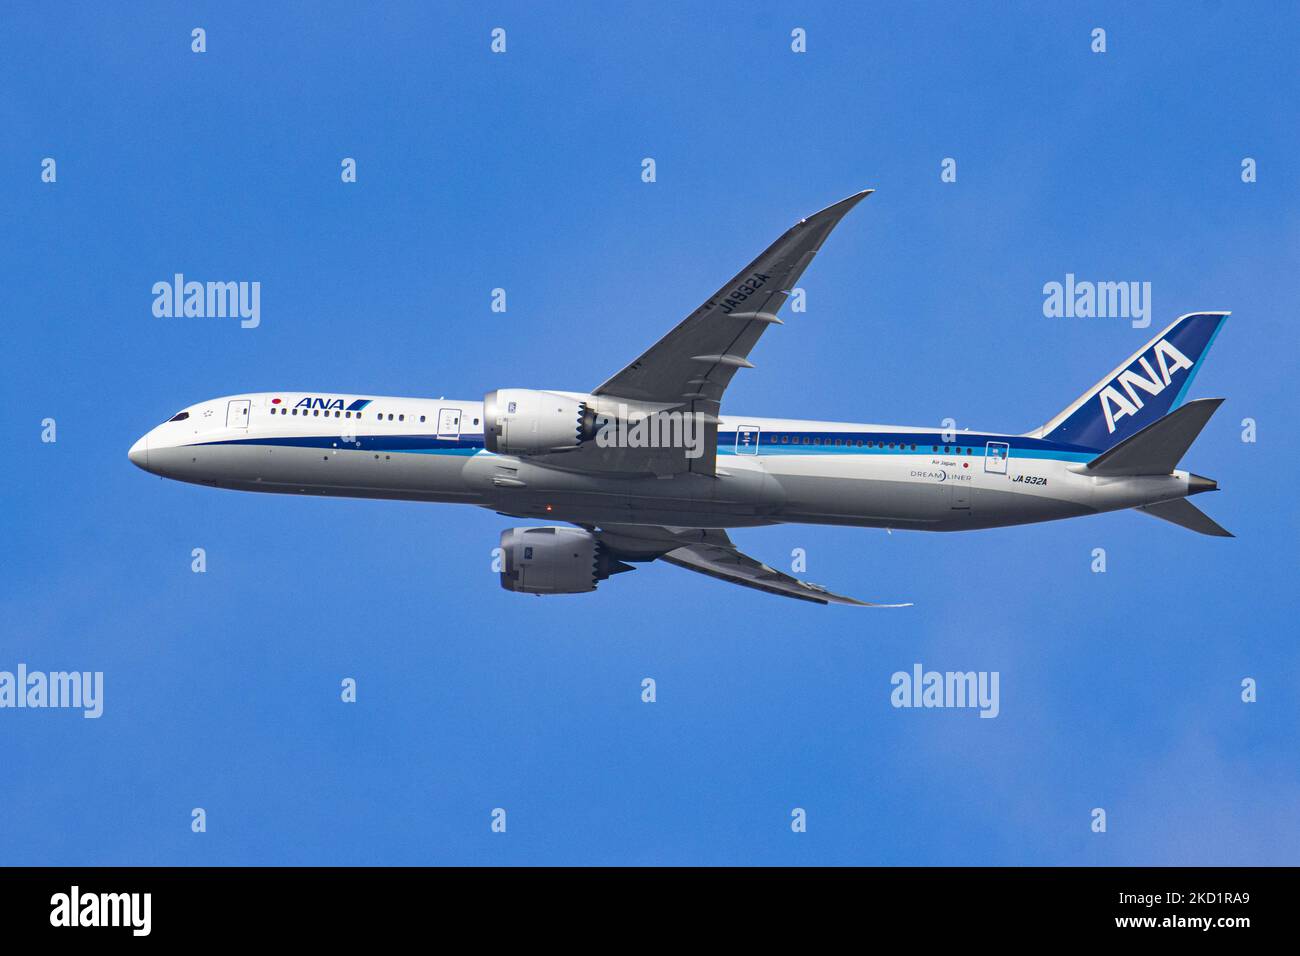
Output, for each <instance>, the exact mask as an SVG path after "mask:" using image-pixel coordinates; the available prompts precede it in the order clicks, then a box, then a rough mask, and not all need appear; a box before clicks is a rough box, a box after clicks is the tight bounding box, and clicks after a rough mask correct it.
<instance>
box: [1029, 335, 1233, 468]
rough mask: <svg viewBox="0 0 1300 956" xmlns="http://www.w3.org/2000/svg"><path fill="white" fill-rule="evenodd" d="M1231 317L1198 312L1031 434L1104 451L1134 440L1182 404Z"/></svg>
mask: <svg viewBox="0 0 1300 956" xmlns="http://www.w3.org/2000/svg"><path fill="white" fill-rule="evenodd" d="M1227 317H1228V313H1227V312H1193V313H1190V314H1188V315H1184V316H1181V317H1180V318H1178V319H1175V320H1174V322H1173V323H1172V324H1171V325H1169V327H1168V328H1166V329H1165V330H1164V331H1163V332H1161V333H1160V334H1159V335H1157V336H1156V337H1155V338H1153V339H1152V340H1151V341H1150V342H1148V343H1147V344H1146V345H1144V346H1142V348H1140V349H1138V350H1137V351H1136V352H1134V353H1133V354H1132V355H1130V356H1129V357H1128V358H1127V359H1125V360H1124V362H1123V363H1122V364H1121V365H1119V367H1117V368H1116V369H1115V370H1114V371H1112V372H1111V373H1110V374H1109V375H1107V376H1106V377H1105V378H1103V379H1102V380H1101V381H1100V382H1098V383H1097V384H1096V385H1094V386H1093V387H1092V388H1090V389H1088V391H1086V392H1084V393H1083V394H1082V395H1081V396H1079V397H1078V398H1077V399H1075V400H1074V401H1073V402H1071V403H1070V405H1069V406H1067V407H1066V408H1065V410H1064V411H1062V412H1061V413H1060V414H1059V415H1057V416H1056V417H1055V418H1053V419H1052V420H1051V421H1049V422H1048V423H1047V424H1045V425H1043V426H1042V427H1041V428H1038V429H1035V430H1034V431H1032V432H1030V433H1029V434H1030V435H1031V436H1033V437H1035V438H1044V439H1047V440H1049V441H1056V442H1062V443H1066V444H1071V445H1082V446H1083V447H1085V448H1097V449H1100V450H1103V451H1104V450H1105V449H1108V448H1111V447H1113V446H1115V445H1117V444H1119V443H1120V442H1122V441H1124V440H1125V439H1126V438H1131V437H1133V436H1134V435H1136V434H1137V433H1138V432H1139V431H1141V430H1142V429H1143V428H1145V427H1146V426H1148V425H1151V424H1153V423H1154V422H1156V421H1158V420H1159V419H1160V418H1161V416H1163V415H1167V414H1168V413H1169V412H1170V411H1171V410H1173V409H1175V408H1177V407H1178V406H1179V405H1180V404H1181V403H1182V400H1183V396H1184V395H1185V394H1187V388H1188V386H1189V385H1191V384H1192V379H1193V378H1194V377H1195V375H1196V373H1197V371H1198V370H1199V369H1200V367H1201V362H1202V361H1203V360H1204V358H1205V356H1206V353H1208V352H1209V351H1210V346H1211V345H1212V344H1214V339H1215V336H1217V335H1218V334H1219V329H1220V328H1222V327H1223V320H1224V319H1226V318H1227ZM1202 424H1204V422H1202ZM1193 437H1195V436H1193Z"/></svg>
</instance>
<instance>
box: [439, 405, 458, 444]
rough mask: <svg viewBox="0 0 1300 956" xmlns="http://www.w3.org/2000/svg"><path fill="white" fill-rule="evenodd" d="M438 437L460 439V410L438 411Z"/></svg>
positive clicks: (444, 409) (441, 409) (446, 409)
mask: <svg viewBox="0 0 1300 956" xmlns="http://www.w3.org/2000/svg"><path fill="white" fill-rule="evenodd" d="M438 437H439V438H447V439H453V440H454V439H457V438H459V437H460V409H459V408H440V409H438Z"/></svg>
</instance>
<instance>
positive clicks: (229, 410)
mask: <svg viewBox="0 0 1300 956" xmlns="http://www.w3.org/2000/svg"><path fill="white" fill-rule="evenodd" d="M252 404H253V403H252V402H251V401H250V400H249V399H247V398H241V399H238V400H236V401H233V402H227V403H226V427H227V428H247V427H248V409H249V406H251V405H252Z"/></svg>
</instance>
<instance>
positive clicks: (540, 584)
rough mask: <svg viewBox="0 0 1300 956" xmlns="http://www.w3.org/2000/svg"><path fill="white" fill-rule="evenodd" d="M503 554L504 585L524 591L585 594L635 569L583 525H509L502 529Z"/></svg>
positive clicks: (512, 589) (532, 592)
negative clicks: (509, 526)
mask: <svg viewBox="0 0 1300 956" xmlns="http://www.w3.org/2000/svg"><path fill="white" fill-rule="evenodd" d="M501 554H502V558H503V559H504V565H503V567H502V570H501V586H502V587H503V588H505V589H506V590H507V591H521V592H523V593H525V594H583V593H585V592H587V591H594V590H596V583H597V582H598V581H604V580H605V579H606V578H608V577H609V576H610V575H612V574H619V573H620V572H623V571H631V570H633V568H632V566H631V565H630V564H624V563H623V562H622V561H619V560H616V559H615V558H613V557H612V556H611V555H610V554H609V553H608V552H607V551H606V550H605V548H604V547H603V546H602V545H601V544H600V542H599V541H597V540H596V536H595V535H593V534H591V533H590V532H588V531H583V530H582V529H581V528H508V529H506V530H505V531H503V532H501Z"/></svg>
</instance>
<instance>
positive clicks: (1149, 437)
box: [1088, 398, 1223, 476]
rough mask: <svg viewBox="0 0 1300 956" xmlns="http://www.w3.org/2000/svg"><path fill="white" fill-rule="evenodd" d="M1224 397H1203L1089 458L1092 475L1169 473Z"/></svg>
mask: <svg viewBox="0 0 1300 956" xmlns="http://www.w3.org/2000/svg"><path fill="white" fill-rule="evenodd" d="M1222 404H1223V399H1221V398H1200V399H1197V400H1196V401H1194V402H1188V403H1187V404H1186V405H1184V406H1182V407H1181V408H1179V409H1178V410H1177V411H1173V412H1170V413H1169V414H1168V415H1166V416H1165V417H1164V418H1161V419H1160V420H1158V421H1155V422H1152V423H1151V424H1150V425H1148V426H1147V427H1146V428H1144V429H1142V430H1141V431H1140V432H1138V433H1137V434H1136V435H1133V436H1132V437H1130V438H1126V439H1124V440H1123V441H1122V442H1120V443H1119V444H1118V445H1116V446H1115V447H1114V448H1112V449H1110V450H1109V451H1104V452H1102V453H1101V454H1100V455H1098V456H1097V457H1096V458H1094V459H1093V460H1092V461H1090V462H1088V473H1089V474H1092V475H1106V476H1114V475H1167V474H1169V473H1170V472H1172V471H1173V470H1174V469H1175V468H1177V467H1178V462H1179V461H1180V460H1181V459H1182V457H1183V455H1185V454H1187V449H1188V448H1191V447H1192V442H1194V441H1196V436H1197V435H1199V434H1200V433H1201V429H1202V428H1204V427H1205V423H1206V422H1208V421H1209V420H1210V416H1211V415H1213V414H1214V412H1215V410H1216V409H1217V408H1218V407H1219V406H1220V405H1222Z"/></svg>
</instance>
